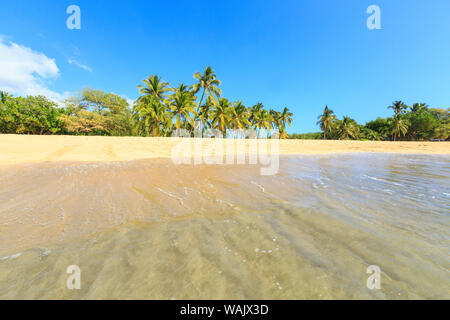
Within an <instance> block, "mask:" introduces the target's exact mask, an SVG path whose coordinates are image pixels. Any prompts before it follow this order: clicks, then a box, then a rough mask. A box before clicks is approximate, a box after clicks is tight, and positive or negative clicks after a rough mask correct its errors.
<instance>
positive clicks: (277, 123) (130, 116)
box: [0, 67, 293, 138]
mask: <svg viewBox="0 0 450 320" xmlns="http://www.w3.org/2000/svg"><path fill="white" fill-rule="evenodd" d="M194 79H195V81H196V82H195V83H194V84H193V85H191V86H187V85H185V84H183V83H180V84H179V85H178V86H177V87H176V88H173V87H171V86H170V84H169V83H168V82H165V81H163V80H162V78H161V77H159V76H158V75H151V76H150V77H149V78H148V79H145V80H143V83H142V84H141V85H138V90H139V93H140V96H139V98H138V99H137V100H136V101H134V103H133V105H131V106H130V105H129V103H128V102H127V100H126V99H124V98H123V97H120V96H118V95H116V94H114V93H106V92H103V91H102V90H96V89H92V88H85V89H83V90H82V91H81V92H80V93H79V95H78V96H77V97H73V98H70V99H67V100H66V101H65V102H64V107H59V106H58V105H57V104H56V103H55V102H53V101H50V100H48V99H47V98H45V97H43V96H27V97H13V96H12V95H10V94H8V93H6V92H0V133H19V134H71V135H109V136H144V137H147V136H153V137H156V136H171V135H172V134H173V132H174V131H175V130H177V129H185V130H187V131H188V132H191V134H193V132H194V128H195V125H196V123H197V124H200V126H201V130H202V131H203V132H205V131H206V130H208V129H217V130H220V131H221V132H223V133H224V134H225V135H226V134H227V130H229V129H234V130H239V129H255V130H256V131H257V135H258V137H261V136H264V137H268V136H270V135H271V133H272V132H273V130H275V129H276V130H278V131H279V133H280V138H287V137H288V134H287V133H286V125H287V126H290V125H291V123H292V116H293V114H292V112H290V111H289V109H288V108H286V107H285V108H283V109H282V110H280V111H277V110H274V109H266V108H265V107H264V105H263V104H262V103H257V104H256V105H253V106H251V107H246V106H245V105H244V103H243V102H242V101H235V102H230V101H229V100H228V99H226V98H224V97H222V90H221V89H220V85H221V82H220V80H218V79H217V76H216V74H215V73H214V71H213V70H212V68H211V67H206V68H205V69H204V72H203V73H201V72H197V73H195V74H194Z"/></svg>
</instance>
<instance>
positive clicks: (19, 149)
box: [0, 134, 450, 165]
mask: <svg viewBox="0 0 450 320" xmlns="http://www.w3.org/2000/svg"><path fill="white" fill-rule="evenodd" d="M213 141H214V140H212V139H202V143H203V144H204V146H203V147H206V146H207V145H208V144H210V143H212V142H213ZM178 143H179V139H177V138H142V137H78V136H33V135H4V134H3V135H2V134H0V165H2V164H16V163H24V162H25V163H30V162H33V163H36V162H45V161H129V160H137V159H150V158H170V157H171V152H172V150H173V147H174V146H176V145H177V144H178ZM249 143H250V142H249V141H248V140H246V150H248V148H249V147H248V144H249ZM195 152H196V151H195V150H194V151H193V153H194V155H195ZM350 152H382V153H406V154H450V142H391V141H330V140H325V141H322V140H281V141H280V145H279V154H280V155H295V154H332V153H350Z"/></svg>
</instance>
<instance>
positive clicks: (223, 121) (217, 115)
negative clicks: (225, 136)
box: [211, 98, 230, 133]
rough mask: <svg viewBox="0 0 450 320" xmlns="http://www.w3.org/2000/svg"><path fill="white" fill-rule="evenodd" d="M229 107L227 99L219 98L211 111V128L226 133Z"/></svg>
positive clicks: (228, 121)
mask: <svg viewBox="0 0 450 320" xmlns="http://www.w3.org/2000/svg"><path fill="white" fill-rule="evenodd" d="M229 107H230V102H229V101H228V99H225V98H220V99H219V102H218V103H217V105H215V106H214V108H213V109H212V110H211V117H212V121H211V125H212V127H213V128H215V129H219V130H220V131H222V132H223V133H226V129H227V126H228V125H229V123H230V114H229V110H228V109H229Z"/></svg>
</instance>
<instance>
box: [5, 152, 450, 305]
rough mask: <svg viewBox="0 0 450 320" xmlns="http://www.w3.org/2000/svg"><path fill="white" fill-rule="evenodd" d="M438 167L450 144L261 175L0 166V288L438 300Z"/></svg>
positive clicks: (444, 290) (94, 295) (12, 291)
mask: <svg viewBox="0 0 450 320" xmlns="http://www.w3.org/2000/svg"><path fill="white" fill-rule="evenodd" d="M449 178H450V158H449V157H448V156H425V155H386V154H346V155H322V156H290V157H284V158H282V159H281V162H280V172H279V173H278V174H277V175H276V176H268V177H263V176H260V175H259V171H258V168H255V167H252V166H228V167H226V166H221V167H217V166H196V167H191V166H174V165H172V164H171V163H170V160H152V161H150V160H149V161H136V162H127V163H103V164H97V163H88V164H80V163H70V164H69V163H68V164H51V163H48V164H42V165H32V166H14V167H13V166H10V167H2V168H1V169H0V183H1V186H2V187H1V189H0V298H3V299H9V298H19V299H39V298H40V299H45V298H49V299H57V298H63V299H116V298H122V299H361V298H368V299H430V298H440V299H449V298H450V280H449V279H450V272H449V271H450V270H449V267H450V259H449V249H450V242H449V237H450V227H449V221H450V220H449V218H450V217H449V214H450V209H449V208H450V179H449ZM70 265H78V266H79V267H80V269H81V289H80V290H68V289H67V287H66V280H67V278H68V276H69V275H68V274H66V269H67V267H68V266H70ZM369 265H377V266H379V268H380V269H381V272H382V273H381V289H380V290H370V289H368V288H367V286H366V281H367V278H368V277H369V276H370V274H368V273H367V272H366V271H367V267H368V266H369Z"/></svg>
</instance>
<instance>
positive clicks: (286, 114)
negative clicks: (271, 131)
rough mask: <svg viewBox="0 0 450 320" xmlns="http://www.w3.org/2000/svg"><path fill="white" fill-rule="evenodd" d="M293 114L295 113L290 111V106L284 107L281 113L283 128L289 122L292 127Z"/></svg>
mask: <svg viewBox="0 0 450 320" xmlns="http://www.w3.org/2000/svg"><path fill="white" fill-rule="evenodd" d="M293 115H294V114H293V113H292V112H290V111H289V109H288V108H286V107H284V109H283V111H282V112H281V115H280V122H281V125H282V127H283V128H284V127H286V124H288V126H289V128H290V127H291V123H292V116H293Z"/></svg>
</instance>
